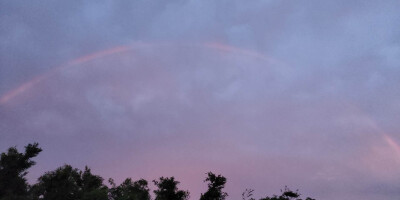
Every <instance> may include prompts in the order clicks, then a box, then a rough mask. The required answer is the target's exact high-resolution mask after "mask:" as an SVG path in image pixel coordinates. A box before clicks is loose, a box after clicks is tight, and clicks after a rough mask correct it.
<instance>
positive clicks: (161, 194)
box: [153, 177, 189, 200]
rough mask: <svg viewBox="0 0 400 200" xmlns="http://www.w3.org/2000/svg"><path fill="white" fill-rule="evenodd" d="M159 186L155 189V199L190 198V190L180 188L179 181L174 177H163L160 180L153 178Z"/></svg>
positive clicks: (184, 199) (174, 199)
mask: <svg viewBox="0 0 400 200" xmlns="http://www.w3.org/2000/svg"><path fill="white" fill-rule="evenodd" d="M153 183H154V184H155V185H156V186H157V187H158V189H157V190H154V194H155V195H156V198H155V200H186V199H189V191H183V190H178V187H177V185H178V184H179V181H175V178H174V177H170V178H168V177H166V178H164V177H161V178H160V180H158V181H157V180H153Z"/></svg>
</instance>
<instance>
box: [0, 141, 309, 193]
mask: <svg viewBox="0 0 400 200" xmlns="http://www.w3.org/2000/svg"><path fill="white" fill-rule="evenodd" d="M41 151H42V149H41V148H40V147H39V145H38V144H37V143H34V144H28V145H27V146H25V152H24V153H20V152H18V150H17V148H16V147H11V148H9V149H8V151H7V152H5V153H2V154H1V157H0V200H151V199H152V198H151V196H150V189H149V187H148V182H147V181H146V180H144V179H140V180H137V181H132V179H131V178H127V179H125V181H123V182H122V183H121V184H120V185H116V184H115V182H114V180H113V179H109V180H108V182H109V185H110V187H108V186H106V185H105V184H104V179H103V178H102V177H100V176H98V175H94V174H92V172H91V170H90V168H88V167H85V169H84V170H83V171H82V170H79V169H77V168H73V167H72V166H70V165H64V166H61V167H59V168H57V169H56V170H54V171H50V172H46V173H45V174H43V175H42V176H40V177H39V179H38V181H37V183H35V184H33V185H29V184H28V183H27V180H26V178H25V176H26V174H27V173H28V171H27V170H28V169H29V168H30V167H32V166H33V165H35V162H34V161H33V160H32V158H34V157H36V156H37V155H38V154H39V153H40V152H41ZM204 182H207V185H208V189H207V191H206V192H205V193H203V194H201V197H200V200H225V198H226V197H227V196H228V194H227V193H226V192H224V191H223V189H224V187H225V184H226V178H225V177H224V176H222V175H216V174H214V173H212V172H208V173H207V177H206V179H205V180H204ZM153 183H154V185H155V186H156V187H157V188H156V189H155V190H154V191H153V192H154V195H155V198H154V200H187V199H189V197H190V196H189V195H190V193H189V191H185V190H180V189H179V188H178V185H179V181H177V180H175V178H174V177H160V178H159V179H158V180H153ZM252 192H253V190H249V189H246V191H245V192H243V194H242V199H243V200H255V199H254V198H252V195H253V194H252ZM281 192H282V194H281V195H280V196H277V195H274V196H272V197H268V196H267V197H265V198H261V199H260V200H302V199H300V198H299V197H300V194H299V193H298V192H297V191H291V190H290V189H288V188H287V187H285V189H284V190H282V191H281ZM305 200H314V199H312V198H309V197H308V198H306V199H305Z"/></svg>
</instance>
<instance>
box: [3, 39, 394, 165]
mask: <svg viewBox="0 0 400 200" xmlns="http://www.w3.org/2000/svg"><path fill="white" fill-rule="evenodd" d="M170 45H172V44H168V43H159V44H146V43H136V44H133V45H127V46H117V47H113V48H110V49H106V50H103V51H98V52H95V53H92V54H88V55H84V56H82V57H79V58H76V59H73V60H70V61H68V62H66V63H65V64H64V65H61V66H58V67H55V68H53V69H51V70H49V71H47V72H45V73H43V74H41V75H38V76H36V77H34V78H32V79H31V80H29V81H27V82H25V83H23V84H21V85H20V86H18V87H17V88H15V89H12V90H10V91H9V92H6V93H5V94H4V95H2V96H0V106H5V105H6V104H7V103H9V102H10V101H11V100H13V99H14V98H16V97H17V96H19V95H21V94H23V93H24V92H26V91H28V90H29V89H31V88H33V87H35V86H36V85H37V84H38V83H40V82H41V81H43V80H45V79H47V78H49V77H51V76H52V75H54V74H55V73H57V72H58V71H60V70H62V69H64V68H66V67H71V66H75V65H77V64H81V63H85V62H88V61H92V60H95V59H99V58H103V57H106V56H110V55H114V54H118V53H123V52H128V51H131V50H133V49H135V48H142V47H155V46H170ZM185 46H187V45H185ZM193 46H198V47H203V48H209V49H214V50H218V51H223V52H235V53H239V54H241V55H245V56H250V57H253V58H256V59H260V60H264V61H267V62H270V63H275V64H279V66H281V67H286V65H285V64H284V63H282V62H280V61H277V60H275V59H273V58H270V57H268V56H266V55H264V54H262V53H260V52H257V51H252V50H248V49H241V48H237V47H233V46H229V45H226V44H221V43H204V44H194V45H193ZM367 119H368V123H369V125H370V127H371V128H372V129H373V130H374V131H375V132H377V133H378V134H379V135H381V137H382V139H383V141H385V142H386V143H387V145H388V146H389V147H390V148H391V149H392V150H393V151H394V153H395V154H396V156H397V157H398V158H399V159H400V145H399V144H398V143H397V142H396V141H395V139H393V138H392V137H390V136H389V135H388V134H386V133H385V132H384V131H382V129H380V128H379V127H378V126H377V124H376V123H375V122H374V121H373V120H372V119H371V118H370V117H367Z"/></svg>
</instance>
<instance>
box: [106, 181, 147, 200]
mask: <svg viewBox="0 0 400 200" xmlns="http://www.w3.org/2000/svg"><path fill="white" fill-rule="evenodd" d="M109 183H110V185H111V186H112V188H110V190H109V191H110V196H111V199H113V200H150V194H149V188H148V183H147V181H146V180H144V179H140V180H138V181H135V182H132V179H130V178H127V179H125V181H124V182H123V183H121V185H119V186H118V187H116V186H115V183H114V180H112V179H110V180H109Z"/></svg>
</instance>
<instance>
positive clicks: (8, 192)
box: [0, 143, 42, 200]
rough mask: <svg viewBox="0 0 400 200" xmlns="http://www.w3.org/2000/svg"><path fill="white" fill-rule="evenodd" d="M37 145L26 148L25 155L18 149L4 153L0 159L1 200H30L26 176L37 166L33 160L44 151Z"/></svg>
mask: <svg viewBox="0 0 400 200" xmlns="http://www.w3.org/2000/svg"><path fill="white" fill-rule="evenodd" d="M38 146H39V145H38V144H37V143H34V144H29V145H27V146H25V153H19V152H18V150H17V148H16V147H11V148H9V149H8V151H7V153H2V154H1V158H0V199H1V200H6V199H7V200H24V199H28V189H29V185H28V183H27V182H26V179H25V175H26V174H27V173H28V172H27V170H28V169H29V168H30V167H32V166H33V165H35V162H34V161H33V160H31V159H32V158H34V157H36V156H37V155H38V154H39V153H40V152H41V151H42V149H40V148H39V147H38Z"/></svg>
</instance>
